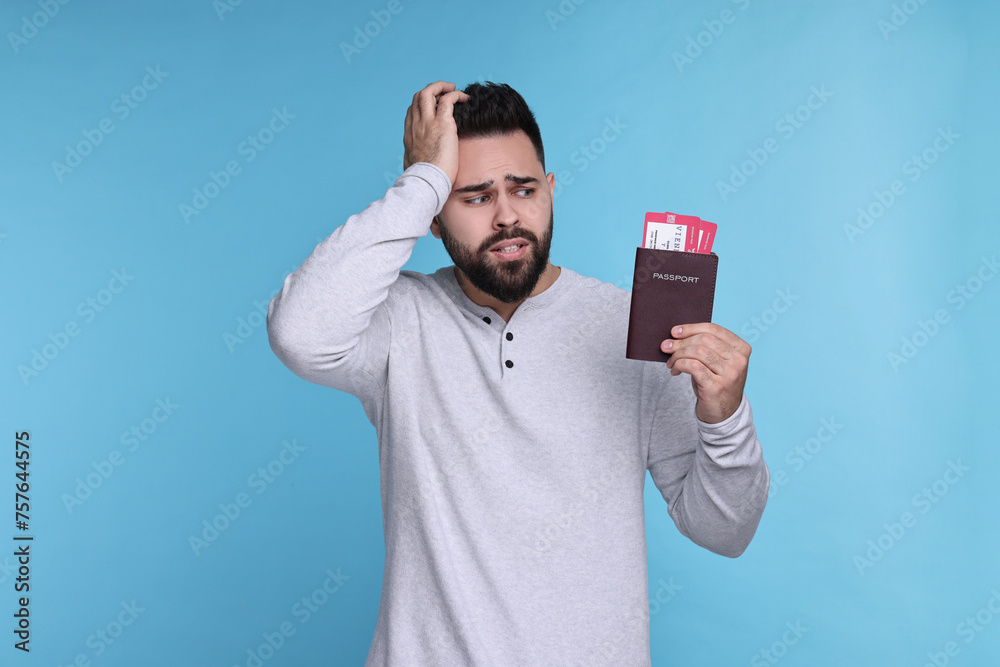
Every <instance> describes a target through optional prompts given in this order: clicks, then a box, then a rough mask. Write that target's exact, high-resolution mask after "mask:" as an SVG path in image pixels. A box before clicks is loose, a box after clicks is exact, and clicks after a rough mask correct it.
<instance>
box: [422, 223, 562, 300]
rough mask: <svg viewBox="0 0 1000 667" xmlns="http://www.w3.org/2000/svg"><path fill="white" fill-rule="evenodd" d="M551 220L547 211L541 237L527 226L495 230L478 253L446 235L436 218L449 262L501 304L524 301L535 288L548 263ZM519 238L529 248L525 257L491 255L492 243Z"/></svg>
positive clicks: (479, 288) (443, 227)
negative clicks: (547, 224) (512, 257)
mask: <svg viewBox="0 0 1000 667" xmlns="http://www.w3.org/2000/svg"><path fill="white" fill-rule="evenodd" d="M552 223H553V211H550V213H549V228H548V229H547V230H546V231H545V232H544V233H543V234H542V238H541V240H539V239H538V237H537V236H535V234H534V233H533V232H532V231H530V230H528V229H524V228H523V227H512V228H510V229H505V230H503V231H501V232H497V235H496V236H493V237H492V238H489V239H487V240H486V241H485V242H484V243H483V244H482V245H481V246H480V248H479V250H478V251H477V252H472V251H471V250H470V249H469V248H468V247H467V246H464V245H461V244H459V243H458V242H457V241H455V239H454V238H452V237H451V236H449V235H448V232H447V230H446V229H445V225H444V223H443V222H442V220H441V218H440V216H439V217H438V229H439V230H440V232H441V240H442V241H443V242H444V247H445V250H447V251H448V255H449V256H450V257H451V261H453V262H454V263H455V266H457V267H458V268H459V269H460V270H461V271H462V273H464V274H465V275H466V277H467V278H468V279H469V282H470V283H472V284H473V285H475V286H476V288H477V289H478V290H480V291H481V292H483V293H485V294H488V295H490V296H491V297H493V298H494V299H496V300H497V301H500V302H502V303H517V302H520V301H523V300H524V299H526V298H527V297H528V296H529V295H530V294H531V292H532V290H534V289H535V286H536V285H537V284H538V280H539V279H540V278H541V277H542V273H544V272H545V267H546V266H548V263H549V246H550V245H551V244H552ZM518 237H521V238H523V239H525V240H526V241H528V245H529V247H528V248H526V249H525V254H524V257H521V259H516V260H503V259H497V258H494V257H491V256H490V254H491V251H490V248H492V247H493V246H494V245H496V244H497V243H499V242H500V241H503V240H505V239H515V238H518Z"/></svg>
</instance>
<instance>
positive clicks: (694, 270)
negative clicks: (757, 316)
mask: <svg viewBox="0 0 1000 667" xmlns="http://www.w3.org/2000/svg"><path fill="white" fill-rule="evenodd" d="M718 268H719V256H718V255H716V254H715V253H714V252H713V253H707V254H706V253H697V252H680V251H676V250H654V249H653V248H641V247H640V248H636V249H635V277H634V278H633V280H632V305H631V306H630V308H629V314H628V336H627V343H626V346H625V356H626V358H628V359H638V360H641V361H667V360H669V359H670V355H669V354H667V353H666V352H663V351H662V350H661V349H660V343H662V342H663V341H664V340H666V339H667V338H670V330H671V329H673V328H674V327H675V326H677V325H678V324H693V323H695V322H711V321H712V304H713V303H714V302H715V276H716V273H717V272H718ZM660 276H664V277H662V278H661V277H660ZM667 276H686V277H688V278H697V280H682V279H678V278H674V279H669V278H666V277H667Z"/></svg>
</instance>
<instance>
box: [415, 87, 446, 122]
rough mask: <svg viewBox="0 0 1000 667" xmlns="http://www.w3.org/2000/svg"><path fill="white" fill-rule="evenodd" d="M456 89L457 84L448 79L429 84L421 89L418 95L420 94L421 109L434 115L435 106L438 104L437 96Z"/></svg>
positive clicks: (428, 114) (426, 114)
mask: <svg viewBox="0 0 1000 667" xmlns="http://www.w3.org/2000/svg"><path fill="white" fill-rule="evenodd" d="M454 89H455V84H453V83H449V82H447V81H435V82H434V83H431V84H428V85H427V86H425V87H424V89H423V90H421V91H420V92H419V93H418V95H420V105H419V108H420V111H421V113H422V114H423V115H425V116H433V115H434V112H435V108H436V106H437V98H438V96H439V95H440V94H441V93H447V92H450V91H452V90H454Z"/></svg>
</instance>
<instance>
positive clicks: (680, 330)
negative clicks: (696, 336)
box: [673, 327, 684, 336]
mask: <svg viewBox="0 0 1000 667" xmlns="http://www.w3.org/2000/svg"><path fill="white" fill-rule="evenodd" d="M673 333H674V335H675V336H680V335H681V334H682V333H684V329H683V328H681V327H674V331H673Z"/></svg>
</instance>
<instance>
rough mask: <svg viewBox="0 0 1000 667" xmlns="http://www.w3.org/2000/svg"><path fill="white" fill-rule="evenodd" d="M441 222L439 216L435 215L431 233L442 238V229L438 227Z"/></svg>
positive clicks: (437, 237)
mask: <svg viewBox="0 0 1000 667" xmlns="http://www.w3.org/2000/svg"><path fill="white" fill-rule="evenodd" d="M439 224H440V223H439V222H438V217H437V216H436V215H435V216H434V219H433V220H432V221H431V234H433V235H434V238H436V239H439V238H441V230H440V229H438V225H439Z"/></svg>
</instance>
